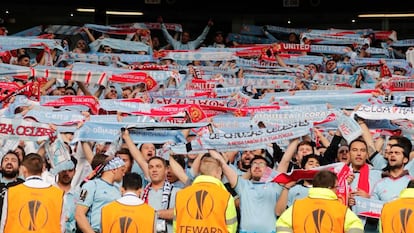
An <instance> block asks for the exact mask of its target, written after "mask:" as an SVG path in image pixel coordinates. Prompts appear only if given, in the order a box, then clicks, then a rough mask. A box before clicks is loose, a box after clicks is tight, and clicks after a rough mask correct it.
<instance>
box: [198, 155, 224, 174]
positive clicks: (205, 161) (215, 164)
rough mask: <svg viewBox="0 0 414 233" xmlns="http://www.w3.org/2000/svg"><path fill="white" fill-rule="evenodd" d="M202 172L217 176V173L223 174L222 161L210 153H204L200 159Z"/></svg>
mask: <svg viewBox="0 0 414 233" xmlns="http://www.w3.org/2000/svg"><path fill="white" fill-rule="evenodd" d="M218 172H219V173H218ZM200 173H201V174H202V175H210V176H216V174H221V165H220V161H218V160H217V159H215V158H213V157H211V156H210V154H205V155H203V157H202V158H201V161H200Z"/></svg>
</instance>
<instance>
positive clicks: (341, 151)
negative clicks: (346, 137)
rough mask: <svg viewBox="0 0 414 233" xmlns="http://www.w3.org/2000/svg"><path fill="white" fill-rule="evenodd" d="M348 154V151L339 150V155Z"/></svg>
mask: <svg viewBox="0 0 414 233" xmlns="http://www.w3.org/2000/svg"><path fill="white" fill-rule="evenodd" d="M348 152H349V150H340V151H339V153H340V154H342V153H348Z"/></svg>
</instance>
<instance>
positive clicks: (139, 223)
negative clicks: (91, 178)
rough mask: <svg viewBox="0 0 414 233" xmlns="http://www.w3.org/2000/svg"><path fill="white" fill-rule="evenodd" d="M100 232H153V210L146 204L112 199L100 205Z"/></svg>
mask: <svg viewBox="0 0 414 233" xmlns="http://www.w3.org/2000/svg"><path fill="white" fill-rule="evenodd" d="M101 213H102V221H101V233H136V232H139V233H154V220H155V210H154V209H153V208H152V207H151V206H149V205H148V204H145V203H144V204H142V205H124V204H122V203H119V202H118V201H113V202H111V203H109V204H107V205H105V206H104V207H102V212H101Z"/></svg>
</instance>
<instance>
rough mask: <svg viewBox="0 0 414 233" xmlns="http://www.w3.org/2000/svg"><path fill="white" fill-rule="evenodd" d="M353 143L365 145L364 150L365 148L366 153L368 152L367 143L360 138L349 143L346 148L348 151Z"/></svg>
mask: <svg viewBox="0 0 414 233" xmlns="http://www.w3.org/2000/svg"><path fill="white" fill-rule="evenodd" d="M355 142H361V143H363V144H364V145H365V148H366V149H367V151H368V145H367V142H366V141H365V140H364V139H362V138H356V139H354V140H353V141H352V142H350V143H349V146H348V148H349V149H351V146H352V144H354V143H355Z"/></svg>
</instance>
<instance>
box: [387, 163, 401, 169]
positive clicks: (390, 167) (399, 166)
mask: <svg viewBox="0 0 414 233" xmlns="http://www.w3.org/2000/svg"><path fill="white" fill-rule="evenodd" d="M402 167H404V164H395V165H390V164H389V163H388V168H389V170H394V169H399V168H402Z"/></svg>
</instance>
